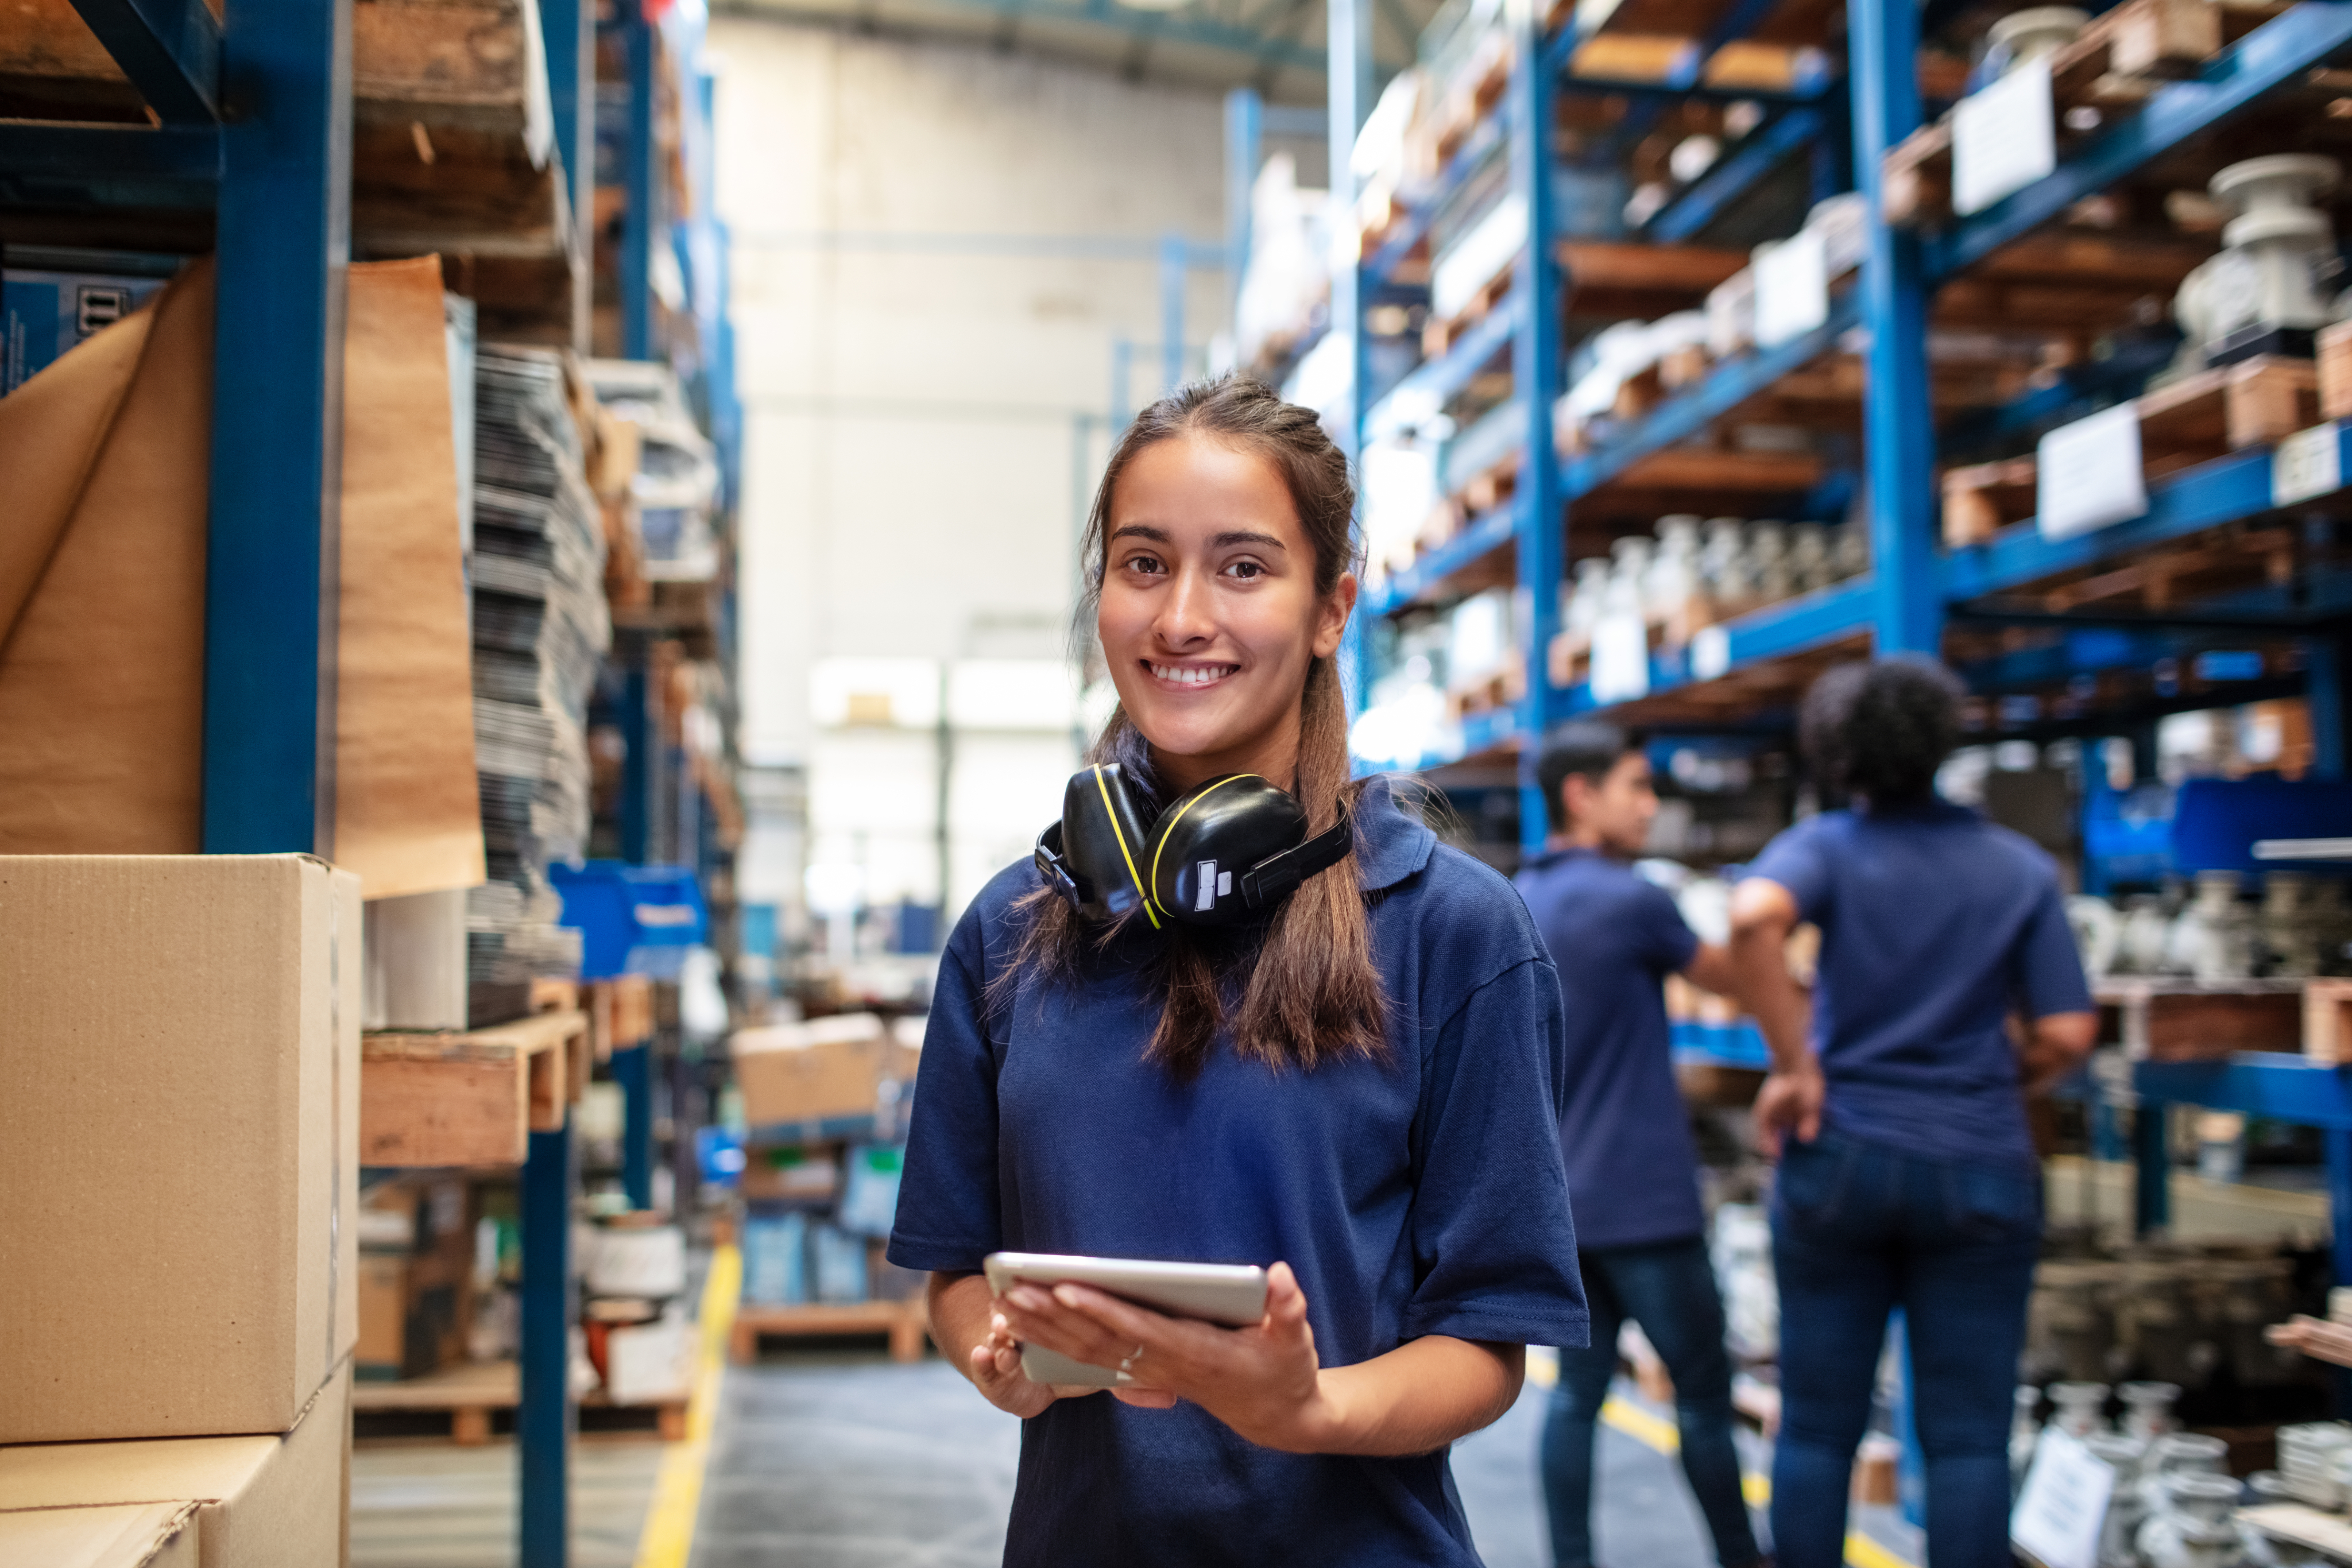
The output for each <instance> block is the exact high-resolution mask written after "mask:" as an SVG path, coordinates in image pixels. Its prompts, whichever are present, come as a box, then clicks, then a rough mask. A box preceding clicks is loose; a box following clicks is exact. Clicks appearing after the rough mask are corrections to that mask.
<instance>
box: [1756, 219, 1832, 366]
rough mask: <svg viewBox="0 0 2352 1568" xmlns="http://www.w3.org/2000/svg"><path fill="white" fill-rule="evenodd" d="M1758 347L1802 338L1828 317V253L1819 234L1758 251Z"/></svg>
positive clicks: (1801, 235)
mask: <svg viewBox="0 0 2352 1568" xmlns="http://www.w3.org/2000/svg"><path fill="white" fill-rule="evenodd" d="M1755 256H1756V260H1755V266H1756V343H1757V346H1758V347H1759V348H1764V349H1769V348H1771V347H1772V346H1773V345H1774V344H1776V343H1785V342H1787V341H1788V340H1790V339H1791V338H1801V337H1803V336H1804V335H1805V334H1806V333H1808V332H1810V331H1811V330H1812V329H1814V328H1816V327H1818V326H1820V325H1821V324H1822V322H1824V321H1826V320H1828V319H1830V278H1829V252H1828V250H1827V248H1826V247H1825V246H1823V244H1822V235H1821V231H1820V230H1818V229H1812V230H1808V231H1806V232H1804V233H1802V234H1800V235H1797V236H1796V237H1795V238H1794V239H1789V240H1783V241H1781V242H1780V244H1778V245H1759V246H1757V247H1756V253H1755Z"/></svg>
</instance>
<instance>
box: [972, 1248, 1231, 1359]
mask: <svg viewBox="0 0 2352 1568" xmlns="http://www.w3.org/2000/svg"><path fill="white" fill-rule="evenodd" d="M981 1266H982V1269H983V1270H985V1271H986V1272H987V1275H988V1289H989V1291H990V1292H991V1293H992V1294H994V1295H999V1296H1001V1295H1003V1294H1004V1292H1005V1291H1009V1290H1011V1289H1012V1288H1013V1286H1014V1285H1015V1284H1027V1285H1043V1286H1045V1287H1047V1288H1048V1289H1051V1288H1052V1287H1053V1286H1055V1285H1065V1284H1067V1285H1091V1286H1093V1287H1094V1288H1095V1289H1096V1290H1097V1291H1104V1292H1105V1293H1106V1294H1108V1295H1113V1296H1118V1297H1119V1298H1120V1299H1121V1300H1123V1301H1133V1302H1134V1303H1135V1304H1136V1305H1138V1306H1139V1307H1150V1309H1151V1310H1152V1311H1154V1312H1165V1313H1167V1314H1168V1315H1169V1316H1171V1317H1177V1318H1198V1319H1200V1320H1201V1321H1202V1322H1212V1323H1218V1324H1222V1325H1223V1326H1224V1327H1226V1328H1243V1327H1246V1326H1247V1325H1248V1324H1251V1323H1254V1322H1258V1321H1259V1320H1260V1319H1262V1318H1264V1317H1265V1270H1263V1269H1261V1268H1259V1267H1257V1266H1256V1265H1255V1264H1254V1263H1156V1262H1146V1261H1143V1260H1139V1259H1131V1258H1069V1257H1062V1256H1058V1255H1056V1254H1054V1253H1050V1252H992V1253H990V1254H989V1255H988V1258H987V1260H985V1261H984V1262H983V1263H982V1265H981ZM1021 1370H1022V1371H1024V1372H1025V1373H1027V1374H1028V1375H1029V1380H1030V1381H1031V1382H1033V1383H1058V1384H1061V1385H1064V1386H1072V1385H1076V1386H1078V1387H1084V1388H1115V1387H1117V1386H1118V1385H1120V1384H1123V1383H1131V1382H1133V1381H1134V1379H1132V1378H1130V1377H1129V1376H1128V1375H1126V1374H1125V1373H1123V1372H1120V1371H1119V1370H1118V1368H1117V1367H1112V1366H1092V1365H1089V1364H1087V1363H1085V1362H1082V1361H1073V1360H1071V1359H1070V1358H1069V1357H1068V1356H1066V1355H1062V1354H1058V1353H1056V1352H1055V1351H1050V1350H1045V1349H1041V1348H1040V1347H1038V1346H1036V1345H1034V1344H1032V1345H1024V1346H1023V1347H1022V1349H1021Z"/></svg>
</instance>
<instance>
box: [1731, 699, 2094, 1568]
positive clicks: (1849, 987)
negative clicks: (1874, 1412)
mask: <svg viewBox="0 0 2352 1568" xmlns="http://www.w3.org/2000/svg"><path fill="white" fill-rule="evenodd" d="M1959 690H1960V688H1959V685H1958V682H1957V681H1956V680H1954V679H1953V677H1952V676H1951V674H1949V673H1948V672H1947V671H1946V670H1944V669H1943V668H1942V667H1941V666H1940V665H1937V664H1933V663H1931V662H1929V661H1928V660H1926V659H1924V658H1919V657H1916V656H1911V655H1898V656H1895V657H1892V658H1886V659H1881V660H1877V661H1875V662H1874V663H1870V664H1845V665H1841V666H1839V667H1837V668H1835V669H1832V671H1830V672H1829V673H1828V674H1825V675H1823V676H1822V678H1821V679H1820V680H1819V681H1818V682H1816V683H1815V684H1814V685H1813V688H1812V690H1811V692H1810V693H1808V694H1807V695H1806V697H1805V702H1804V706H1803V710H1802V713H1801V717H1800V724H1799V730H1800V739H1801V744H1802V747H1803V749H1804V752H1805V755H1806V758H1807V760H1808V762H1809V764H1810V766H1811V770H1812V774H1813V778H1814V779H1815V781H1816V783H1817V784H1818V785H1819V786H1820V787H1821V788H1822V789H1823V790H1824V791H1826V792H1828V793H1829V794H1832V795H1833V796H1844V797H1850V798H1851V799H1852V800H1853V806H1852V807H1851V809H1849V810H1831V811H1824V812H1822V814H1821V815H1819V816H1816V817H1813V818H1811V819H1809V820H1807V821H1801V822H1799V823H1798V824H1797V825H1796V826H1795V827H1793V828H1790V830H1789V831H1786V832H1784V833H1782V834H1781V835H1780V837H1779V838H1778V839H1776V840H1774V841H1772V843H1771V844H1770V845H1769V847H1767V848H1766V850H1765V851H1764V853H1763V855H1762V856H1761V857H1760V858H1759V859H1758V860H1757V861H1756V862H1755V863H1754V864H1753V865H1752V866H1751V867H1749V875H1748V879H1747V880H1745V881H1743V882H1741V883H1739V885H1738V888H1737V889H1736V890H1735V891H1734V893H1733V894H1732V959H1733V965H1734V969H1735V971H1736V973H1737V974H1738V979H1739V992H1740V996H1741V998H1742V999H1743V1000H1744V1001H1746V1002H1747V1004H1748V1007H1749V1009H1751V1010H1752V1011H1753V1012H1754V1013H1755V1014H1756V1018H1757V1021H1758V1022H1759V1024H1760V1025H1761V1026H1762V1028H1763V1030H1764V1037H1765V1040H1766V1041H1767V1042H1768V1043H1769V1046H1770V1047H1771V1051H1772V1072H1771V1076H1770V1077H1769V1078H1768V1079H1766V1081H1765V1083H1764V1087H1763V1090H1762V1091H1761V1092H1759V1095H1758V1096H1757V1101H1756V1126H1757V1132H1758V1134H1759V1141H1760V1142H1761V1143H1763V1144H1764V1145H1765V1146H1766V1149H1767V1152H1768V1153H1769V1152H1773V1151H1774V1150H1777V1152H1778V1154H1779V1156H1780V1169H1779V1171H1778V1173H1777V1174H1776V1176H1775V1178H1774V1181H1773V1190H1772V1211H1771V1212H1772V1253H1773V1266H1774V1270H1775V1271H1776V1273H1777V1274H1778V1276H1779V1279H1780V1396H1781V1406H1780V1410H1781V1414H1780V1434H1779V1436H1778V1437H1777V1438H1776V1440H1775V1444H1774V1452H1773V1460H1772V1539H1773V1544H1774V1549H1775V1551H1776V1552H1778V1554H1779V1558H1780V1563H1781V1564H1782V1568H1838V1564H1840V1563H1843V1561H1844V1557H1845V1511H1846V1495H1847V1488H1848V1486H1849V1478H1850V1476H1851V1474H1852V1472H1853V1455H1854V1448H1855V1446H1856V1445H1857V1444H1858V1443H1859V1442H1860V1441H1861V1439H1862V1435H1863V1430H1864V1427H1865V1426H1866V1425H1867V1423H1868V1421H1869V1418H1870V1399H1871V1390H1872V1386H1873V1385H1874V1381H1875V1378H1876V1375H1877V1369H1878V1360H1879V1347H1880V1344H1881V1343H1882V1342H1883V1340H1884V1338H1885V1332H1886V1322H1887V1314H1888V1312H1890V1310H1892V1309H1893V1308H1895V1307H1900V1308H1902V1309H1903V1311H1904V1313H1905V1318H1906V1324H1907V1332H1908V1337H1909V1344H1910V1355H1911V1389H1912V1398H1911V1406H1912V1413H1913V1417H1914V1419H1915V1421H1916V1426H1917V1431H1918V1435H1919V1446H1920V1448H1921V1449H1922V1450H1923V1452H1924V1455H1925V1457H1926V1460H1927V1558H1928V1561H1929V1562H1931V1563H1935V1564H1936V1568H1995V1565H1999V1568H2008V1565H2009V1563H2010V1561H2011V1559H2010V1550H2009V1524H2008V1521H2009V1502H2010V1494H2009V1460H2008V1458H2007V1454H2006V1443H2007V1437H2006V1433H2007V1430H2008V1427H2009V1422H2010V1415H2011V1403H2010V1400H2011V1389H2012V1387H2013V1385H2015V1382H2016V1376H2017V1358H2018V1353H2019V1351H2020V1349H2021V1347H2022V1344H2023V1342H2024V1336H2025V1301H2026V1296H2027V1293H2028V1291H2030V1289H2031V1288H2032V1280H2033V1264H2034V1259H2035V1256H2036V1253H2037V1252H2038V1250H2039V1248H2040V1244H2041V1239H2042V1175H2041V1168H2040V1166H2039V1163H2038V1162H2037V1160H2036V1158H2035V1155H2034V1150H2033V1145H2032V1140H2031V1139H2030V1138H2029V1137H2028V1136H2027V1134H2026V1125H2025V1105H2024V1096H2025V1095H2026V1094H2029V1093H2032V1092H2038V1091H2041V1090H2043V1089H2046V1088H2048V1087H2049V1086H2050V1085H2051V1084H2052V1083H2053V1082H2057V1081H2058V1080H2059V1079H2061V1078H2063V1077H2064V1076H2065V1075H2066V1074H2067V1073H2069V1072H2070V1071H2073V1070H2074V1067H2075V1066H2076V1065H2077V1064H2079V1063H2080V1062H2081V1061H2082V1060H2083V1058H2084V1055H2085V1054H2086V1053H2087V1052H2088V1051H2090V1048H2091V1042H2092V1040H2093V1038H2094V1035H2095V1025H2096V1014H2095V1012H2094V1011H2093V1010H2092V1004H2091V995H2090V989H2089V987H2088V986H2087V984H2086V983H2085V982H2084V977H2083V966H2082V963H2081V961H2080V960H2079V959H2078V958H2077V957H2076V956H2075V951H2074V939H2073V937H2072V936H2071V935H2070V934H2069V933H2068V931H2067V927H2066V915H2065V910H2064V908H2063V905H2062V904H2061V902H2060V897H2059V888H2058V876H2057V872H2056V870H2055V868H2054V867H2053V865H2052V863H2051V861H2050V857H2049V856H2048V855H2046V854H2044V853H2042V851H2040V850H2039V849H2036V848H2035V847H2034V846H2033V845H2032V844H2031V843H2030V842H2028V841H2026V840H2025V839H2023V838H2021V837H2020V836H2019V835H2017V834H2016V833H2012V832H2011V831H2008V830H2007V829H2004V828H2000V827H1996V826H1994V825H1993V824H1992V823H1990V822H1988V821H1985V820H1984V819H1983V818H1982V817H1980V816H1979V815H1978V814H1977V813H1976V812H1974V811H1970V810H1965V809H1963V808H1961V807H1958V806H1954V805H1951V804H1949V803H1948V802H1946V801H1945V800H1942V799H1940V798H1939V797H1938V796H1937V793H1936V770H1937V768H1938V767H1940V766H1941V765H1942V763H1943V760H1944V758H1945V757H1946V756H1947V755H1948V753H1949V752H1950V750H1951V748H1952V746H1953V744H1954V742H1955V741H1956V740H1957V738H1958V734H1959V718H1958V697H1959ZM1799 921H1811V922H1812V923H1813V924H1814V925H1818V926H1819V927H1820V928H1821V933H1822V947H1821V960H1820V967H1819V972H1818V977H1817V978H1816V980H1815V983H1814V988H1813V992H1812V996H1811V999H1810V1001H1809V1000H1808V998H1806V996H1805V994H1804V992H1803V991H1801V989H1800V988H1798V986H1797V984H1796V983H1795V982H1794V981H1793V980H1791V979H1790V976H1789V970H1788V965H1787V962H1786V959H1785V957H1784V956H1783V944H1784V943H1785V942H1786V940H1787V937H1788V935H1789V932H1790V929H1791V928H1792V927H1793V926H1794V925H1796V924H1797V923H1798V922H1799ZM2012 1010H2014V1011H2017V1012H2019V1013H2021V1014H2022V1015H2023V1018H2024V1019H2025V1020H2027V1021H2026V1022H2025V1023H2024V1024H2023V1025H2022V1027H2021V1028H2019V1029H2018V1030H2017V1031H2016V1034H2015V1037H2014V1040H2013V1038H2012V1035H2011V1029H2010V1026H2009V1019H2010V1015H2011V1012H2012Z"/></svg>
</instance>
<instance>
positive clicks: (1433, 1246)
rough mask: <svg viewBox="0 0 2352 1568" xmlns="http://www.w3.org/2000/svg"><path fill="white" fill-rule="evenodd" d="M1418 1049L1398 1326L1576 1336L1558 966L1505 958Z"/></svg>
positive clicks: (1548, 1338) (1507, 1339)
mask: <svg viewBox="0 0 2352 1568" xmlns="http://www.w3.org/2000/svg"><path fill="white" fill-rule="evenodd" d="M1428 1050H1429V1056H1428V1064H1429V1065H1428V1070H1427V1071H1428V1076H1427V1079H1426V1081H1425V1087H1424V1088H1423V1091H1422V1093H1423V1114H1422V1119H1421V1121H1422V1125H1421V1129H1420V1133H1419V1144H1420V1147H1419V1149H1418V1151H1417V1152H1418V1154H1419V1156H1420V1176H1419V1180H1418V1183H1417V1186H1416V1188H1415V1192H1414V1197H1413V1209H1412V1249H1413V1261H1414V1274H1415V1280H1416V1283H1415V1285H1414V1287H1413V1292H1412V1300H1411V1301H1408V1302H1407V1303H1406V1306H1405V1312H1404V1319H1403V1324H1402V1328H1403V1335H1404V1337H1405V1338H1407V1339H1418V1338H1420V1337H1422V1336H1423V1335H1426V1334H1449V1335H1452V1336H1453V1337H1454V1338H1457V1339H1469V1340H1486V1341H1490V1342H1496V1343H1507V1344H1555V1345H1564V1346H1569V1347H1570V1348H1575V1347H1580V1346H1582V1345H1583V1344H1584V1343H1586V1342H1587V1341H1588V1340H1589V1339H1590V1338H1591V1314H1590V1313H1589V1312H1588V1311H1587V1309H1586V1306H1585V1301H1584V1284H1583V1278H1582V1276H1581V1274H1580V1272H1579V1271H1578V1267H1577V1260H1576V1228H1575V1223H1574V1221H1573V1219H1572V1218H1570V1214H1569V1207H1568V1175H1567V1172H1566V1171H1565V1170H1564V1169H1563V1167H1562V1166H1561V1161H1560V1150H1559V1121H1560V1114H1561V1112H1562V1110H1563V1108H1564V1107H1563V1096H1564V1095H1565V1093H1566V1088H1565V1084H1566V1077H1567V1050H1568V1046H1567V1028H1566V1021H1565V1019H1564V1018H1563V1017H1562V1014H1561V1009H1560V999H1559V976H1558V975H1557V974H1556V973H1555V972H1554V971H1553V969H1552V967H1551V965H1550V964H1549V963H1548V962H1546V961H1544V960H1543V959H1541V958H1528V959H1526V960H1524V961H1522V962H1520V963H1518V964H1516V965H1514V966H1512V967H1510V968H1508V969H1507V970H1505V971H1504V972H1503V973H1502V974H1500V975H1498V976H1496V977H1495V978H1494V979H1492V980H1490V981H1488V982H1487V983H1486V985H1484V986H1481V987H1480V988H1477V989H1476V990H1475V991H1473V992H1472V993H1471V994H1470V996H1469V997H1468V998H1466V999H1465V1001H1464V1002H1463V1004H1462V1005H1461V1006H1460V1007H1459V1008H1457V1009H1455V1010H1454V1015H1453V1016H1452V1017H1451V1018H1450V1019H1447V1020H1446V1021H1445V1022H1444V1024H1443V1025H1441V1026H1439V1029H1438V1031H1437V1038H1436V1040H1434V1041H1433V1042H1431V1044H1430V1046H1429V1047H1428Z"/></svg>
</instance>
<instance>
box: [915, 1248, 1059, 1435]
mask: <svg viewBox="0 0 2352 1568" xmlns="http://www.w3.org/2000/svg"><path fill="white" fill-rule="evenodd" d="M928 1294H929V1306H930V1320H931V1337H932V1338H934V1339H935V1340H937V1341H938V1342H939V1345H940V1354H942V1355H944V1356H946V1357H947V1358H948V1362H949V1364H950V1365H953V1364H955V1363H956V1362H957V1361H958V1360H959V1359H961V1362H962V1363H963V1365H962V1367H961V1371H962V1373H963V1375H965V1376H966V1377H969V1378H971V1381H972V1386H973V1387H975V1388H977V1389H979V1390H980V1392H981V1394H982V1396H984V1397H985V1398H986V1399H987V1400H988V1402H989V1403H990V1404H991V1405H993V1406H996V1407H997V1408H998V1409H999V1410H1003V1411H1007V1412H1009V1413H1010V1414H1012V1415H1014V1416H1020V1417H1021V1418H1022V1419H1023V1420H1024V1421H1025V1420H1027V1419H1028V1418H1029V1417H1030V1416H1034V1415H1036V1414H1038V1413H1039V1412H1040V1411H1042V1410H1044V1409H1045V1406H1048V1405H1051V1404H1052V1403H1053V1402H1054V1401H1055V1400H1056V1399H1059V1398H1061V1397H1062V1396H1065V1395H1077V1394H1092V1393H1093V1392H1094V1390H1093V1389H1091V1388H1057V1387H1055V1386H1053V1385H1050V1384H1045V1383H1033V1382H1031V1381H1030V1379H1029V1375H1028V1374H1027V1373H1026V1372H1024V1371H1023V1370H1022V1367H1021V1343H1020V1342H1019V1341H1018V1340H1016V1339H1014V1338H1013V1332H1012V1330H1011V1329H1009V1328H1007V1327H1006V1326H1005V1322H1004V1318H1003V1314H1002V1313H1000V1312H996V1311H995V1310H994V1309H993V1308H992V1306H991V1304H990V1297H989V1293H988V1281H987V1280H986V1278H984V1277H983V1276H982V1275H979V1274H933V1275H932V1276H931V1279H930V1287H929V1292H928ZM959 1351H961V1356H959V1354H958V1352H959Z"/></svg>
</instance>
